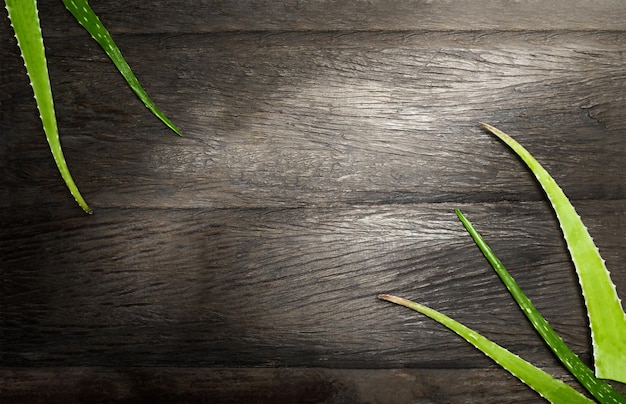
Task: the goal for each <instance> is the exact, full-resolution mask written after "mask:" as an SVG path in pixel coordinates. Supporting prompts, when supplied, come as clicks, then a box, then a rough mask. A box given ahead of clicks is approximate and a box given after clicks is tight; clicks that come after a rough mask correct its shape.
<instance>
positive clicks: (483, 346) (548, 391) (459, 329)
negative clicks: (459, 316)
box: [378, 295, 593, 404]
mask: <svg viewBox="0 0 626 404" xmlns="http://www.w3.org/2000/svg"><path fill="white" fill-rule="evenodd" d="M378 297H379V298H380V299H383V300H387V301H389V302H392V303H396V304H399V305H402V306H405V307H408V308H409V309H412V310H415V311H417V312H419V313H422V314H424V315H426V316H428V317H430V318H432V319H433V320H435V321H437V322H438V323H440V324H442V325H444V326H446V327H448V328H449V329H450V330H452V331H454V332H455V333H457V334H458V335H459V336H461V337H462V338H463V339H465V340H466V341H467V342H469V343H470V344H472V345H474V346H475V347H476V348H478V349H479V350H480V351H482V352H483V353H484V354H485V355H487V356H488V357H490V358H491V359H493V360H494V361H495V362H496V363H497V364H498V365H500V366H502V367H503V368H504V369H506V370H507V371H509V372H510V373H511V374H512V375H514V376H515V377H517V378H518V379H520V380H521V381H522V382H524V383H526V384H527V385H528V386H529V387H531V388H532V389H533V390H535V391H536V392H537V393H539V394H540V395H541V396H542V397H544V398H545V399H546V400H548V401H550V402H552V403H563V404H566V403H567V404H570V403H593V401H592V400H590V399H588V398H587V397H585V396H583V395H582V394H580V393H579V392H578V391H576V390H574V389H573V388H572V387H570V386H568V385H567V384H565V383H563V382H562V381H560V380H557V379H555V378H554V377H552V376H551V375H549V374H548V373H546V372H544V371H543V370H541V369H539V368H537V367H535V366H534V365H532V364H531V363H529V362H527V361H525V360H524V359H522V358H520V357H519V356H517V355H515V354H513V353H511V352H510V351H508V350H507V349H505V348H503V347H501V346H500V345H498V344H496V343H495V342H493V341H491V340H489V339H487V338H485V337H483V336H482V335H480V334H479V333H477V332H476V331H474V330H472V329H471V328H468V327H466V326H464V325H463V324H461V323H459V322H457V321H455V320H453V319H451V318H450V317H448V316H446V315H444V314H442V313H439V312H438V311H436V310H433V309H431V308H429V307H426V306H424V305H421V304H419V303H416V302H413V301H411V300H407V299H403V298H401V297H397V296H392V295H379V296H378Z"/></svg>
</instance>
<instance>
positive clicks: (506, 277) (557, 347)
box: [456, 210, 626, 404]
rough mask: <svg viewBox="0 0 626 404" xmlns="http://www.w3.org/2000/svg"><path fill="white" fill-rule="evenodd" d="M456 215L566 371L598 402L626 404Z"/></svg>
mask: <svg viewBox="0 0 626 404" xmlns="http://www.w3.org/2000/svg"><path fill="white" fill-rule="evenodd" d="M456 214H457V216H458V217H459V219H460V220H461V222H462V223H463V225H464V226H465V228H466V229H467V231H468V232H469V234H470V235H471V236H472V238H473V239H474V241H475V242H476V245H477V246H478V248H480V250H481V251H482V253H483V255H484V256H485V258H487V261H489V263H490V264H491V266H492V267H493V269H494V270H495V271H496V273H497V274H498V276H499V277H500V279H501V280H502V282H503V283H504V285H505V286H506V288H507V289H508V291H509V292H510V293H511V295H512V296H513V298H514V299H515V301H516V302H517V304H518V305H519V306H520V308H521V309H522V311H523V312H524V314H525V315H526V317H528V319H529V320H530V322H531V323H532V325H533V326H534V327H535V329H536V330H537V332H538V333H539V335H541V337H542V338H543V340H544V341H545V342H546V343H547V344H548V346H549V347H550V349H552V352H554V354H555V355H556V356H557V357H558V358H559V360H560V361H561V362H562V363H563V365H565V367H566V368H567V370H569V371H570V373H571V374H572V375H574V377H576V379H578V381H579V382H580V383H581V384H582V385H583V386H584V387H585V388H586V389H587V391H589V392H590V393H591V394H592V395H593V396H594V397H595V398H596V399H597V400H598V401H599V402H601V403H613V404H618V403H626V397H624V396H622V395H621V394H620V393H619V392H618V391H616V390H615V389H613V387H611V386H610V385H609V384H607V383H605V382H604V381H603V380H600V379H598V378H596V377H595V376H594V374H593V371H592V370H591V369H589V367H587V365H585V364H584V363H583V361H581V360H580V358H579V357H578V355H576V354H575V353H574V352H573V351H572V350H571V349H570V348H569V347H568V346H567V344H565V342H564V341H563V339H561V337H560V336H559V335H558V334H557V333H556V332H555V331H554V329H553V328H552V327H551V326H550V324H548V321H547V320H546V319H545V318H544V317H543V316H542V315H541V314H540V313H539V311H538V310H537V309H536V308H535V306H534V305H533V304H532V302H531V301H530V299H528V297H527V296H526V295H525V294H524V292H522V289H521V288H520V287H519V286H518V284H517V282H515V279H513V277H512V276H511V275H510V274H509V272H508V271H507V270H506V268H505V267H504V265H503V264H502V262H501V261H500V260H499V259H498V257H497V256H496V254H495V253H494V252H493V250H492V249H491V248H490V247H489V245H488V244H487V243H486V242H485V240H484V239H483V237H482V236H481V235H480V233H479V232H478V231H477V230H476V229H475V228H474V226H473V225H472V223H471V222H470V221H469V220H468V219H467V218H466V217H465V216H464V215H463V213H461V211H459V210H456Z"/></svg>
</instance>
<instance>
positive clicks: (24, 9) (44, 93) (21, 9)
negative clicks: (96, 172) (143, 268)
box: [5, 0, 91, 213]
mask: <svg viewBox="0 0 626 404" xmlns="http://www.w3.org/2000/svg"><path fill="white" fill-rule="evenodd" d="M5 5H6V9H7V11H8V13H9V19H10V20H11V25H12V26H13V31H14V32H15V37H16V38H17V44H18V46H19V48H20V51H21V53H22V58H23V59H24V66H26V72H27V73H28V77H29V78H30V84H31V86H32V88H33V93H34V95H35V101H36V103H37V109H38V110H39V116H40V118H41V123H42V125H43V129H44V132H45V134H46V139H47V140H48V145H49V146H50V150H51V151H52V156H53V157H54V161H55V163H56V165H57V168H58V170H59V172H60V173H61V177H62V178H63V180H64V181H65V184H66V185H67V187H68V188H69V190H70V192H71V194H72V196H74V199H76V202H78V204H79V205H80V207H81V208H83V210H84V211H85V212H87V213H91V209H90V208H89V206H88V205H87V203H86V202H85V200H84V199H83V197H82V196H81V194H80V192H79V191H78V187H76V184H75V183H74V180H73V179H72V175H71V174H70V170H69V168H68V166H67V163H66V162H65V157H64V156H63V151H62V150H61V140H60V139H59V129H58V126H57V120H56V115H55V112H54V102H53V99H52V89H51V87H50V78H49V76H48V65H47V62H46V53H45V49H44V45H43V37H42V34H41V27H40V25H39V15H38V14H39V13H38V10H37V2H36V1H35V0H5Z"/></svg>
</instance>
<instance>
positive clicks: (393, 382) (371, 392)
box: [0, 368, 572, 404]
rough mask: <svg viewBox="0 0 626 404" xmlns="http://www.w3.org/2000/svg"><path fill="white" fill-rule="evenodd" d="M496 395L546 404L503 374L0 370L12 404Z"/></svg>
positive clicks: (463, 399)
mask: <svg viewBox="0 0 626 404" xmlns="http://www.w3.org/2000/svg"><path fill="white" fill-rule="evenodd" d="M546 371H548V372H552V373H558V372H559V370H558V369H552V368H548V369H546ZM455 379H456V380H459V379H460V380H461V381H462V382H460V383H451V382H450V381H451V380H455ZM564 380H565V381H567V382H572V380H571V378H570V377H567V376H566V377H564ZM502 391H506V402H508V403H516V402H523V403H534V402H536V403H543V402H545V401H543V400H542V399H540V397H539V396H538V395H537V394H536V393H534V392H533V391H532V390H530V389H528V388H527V387H526V386H524V385H523V384H522V383H521V382H519V381H517V380H516V379H515V378H513V377H512V376H510V375H508V373H506V372H505V371H503V370H501V369H484V370H464V371H463V372H462V375H461V377H459V375H458V371H455V370H450V369H378V370H364V369H320V368H317V369H301V368H287V369H232V368H229V369H206V368H187V369H184V368H182V369H181V368H113V369H110V368H48V369H37V370H32V369H0V395H2V397H6V398H8V399H10V401H11V402H12V403H15V404H20V403H25V404H26V403H27V404H42V403H58V402H63V403H66V404H74V403H104V402H116V403H133V404H135V403H172V402H176V403H237V404H238V403H244V402H245V403H328V404H343V403H364V402H375V403H388V404H405V403H413V402H420V403H462V404H466V403H477V404H485V403H501V402H502V398H503V395H502V393H501V392H502Z"/></svg>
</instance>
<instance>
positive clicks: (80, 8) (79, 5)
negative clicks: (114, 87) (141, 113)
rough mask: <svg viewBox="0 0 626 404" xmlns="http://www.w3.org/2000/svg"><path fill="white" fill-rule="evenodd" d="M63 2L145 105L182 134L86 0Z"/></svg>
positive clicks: (65, 0) (172, 128)
mask: <svg viewBox="0 0 626 404" xmlns="http://www.w3.org/2000/svg"><path fill="white" fill-rule="evenodd" d="M63 4H64V5H65V7H66V8H67V9H68V10H69V11H70V13H72V15H73V16H74V18H76V21H78V23H79V24H80V25H82V26H83V27H84V28H85V29H86V30H87V31H88V32H89V33H90V34H91V36H92V37H93V39H95V40H96V42H98V44H99V45H100V46H101V47H102V49H104V51H105V52H106V54H107V55H108V56H109V58H111V60H112V61H113V63H114V64H115V67H117V69H118V70H119V71H120V73H121V74H122V76H124V79H125V80H126V82H127V83H128V85H129V86H130V88H131V89H132V90H133V91H134V92H135V94H136V95H137V97H139V99H141V101H143V103H144V104H145V106H146V107H147V108H148V109H149V110H150V111H151V112H152V113H153V114H154V115H155V116H156V117H157V118H159V119H160V120H161V121H163V123H164V124H165V125H167V126H168V127H169V128H170V129H171V130H173V131H174V132H176V133H177V134H178V135H180V136H182V132H181V131H180V129H178V128H177V127H176V125H174V124H173V123H172V121H170V120H169V118H168V117H167V116H165V114H164V113H163V112H161V110H160V109H159V108H158V107H157V106H156V104H155V103H154V101H152V99H151V98H150V97H149V96H148V94H147V93H146V92H145V90H144V89H143V87H142V86H141V84H139V80H137V77H135V74H134V73H133V71H132V70H131V68H130V66H129V65H128V63H127V62H126V60H125V59H124V56H122V52H121V51H120V50H119V48H118V47H117V45H116V44H115V42H114V41H113V38H111V35H110V34H109V31H107V29H106V28H105V27H104V25H103V24H102V22H100V19H99V18H98V16H97V15H96V14H95V13H94V11H93V10H92V9H91V7H90V6H89V3H88V2H87V0H63Z"/></svg>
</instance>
